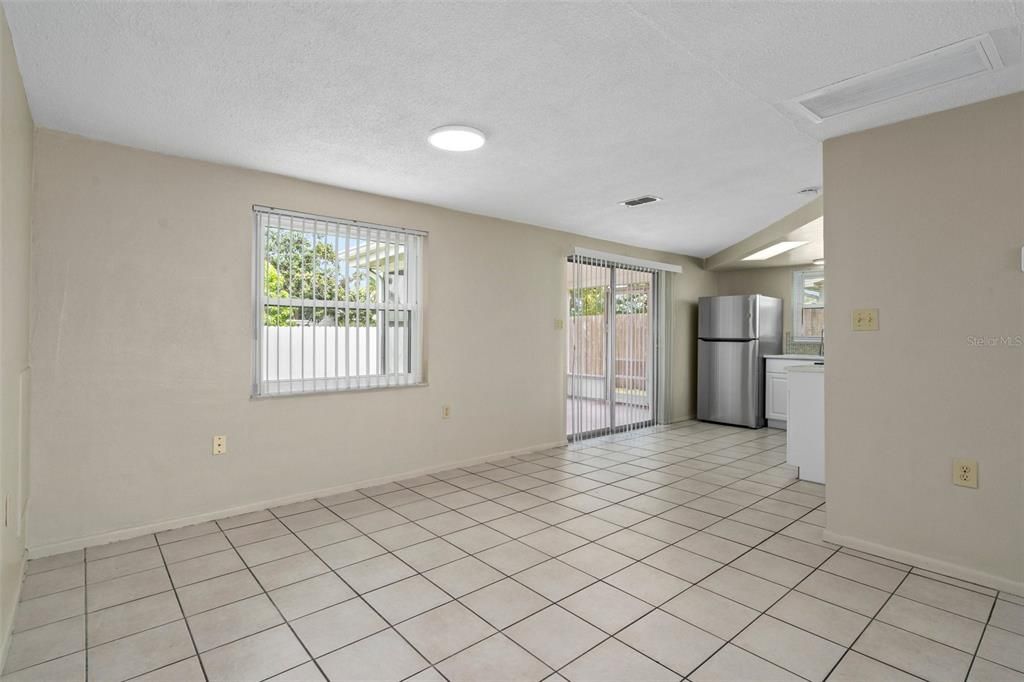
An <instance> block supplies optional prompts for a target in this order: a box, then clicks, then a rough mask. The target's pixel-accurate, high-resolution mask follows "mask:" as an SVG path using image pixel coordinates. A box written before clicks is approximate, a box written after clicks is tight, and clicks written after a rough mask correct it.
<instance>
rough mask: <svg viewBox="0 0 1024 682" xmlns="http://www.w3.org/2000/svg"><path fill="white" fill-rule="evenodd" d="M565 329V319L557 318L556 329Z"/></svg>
mask: <svg viewBox="0 0 1024 682" xmlns="http://www.w3.org/2000/svg"><path fill="white" fill-rule="evenodd" d="M563 329H565V320H555V331H562V330H563Z"/></svg>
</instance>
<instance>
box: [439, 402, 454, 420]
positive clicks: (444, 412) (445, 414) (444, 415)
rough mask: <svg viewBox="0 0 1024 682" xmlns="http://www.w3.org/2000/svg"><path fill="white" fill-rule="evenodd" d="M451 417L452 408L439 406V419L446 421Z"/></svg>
mask: <svg viewBox="0 0 1024 682" xmlns="http://www.w3.org/2000/svg"><path fill="white" fill-rule="evenodd" d="M451 416H452V406H451V405H442V406H441V419H448V418H449V417H451Z"/></svg>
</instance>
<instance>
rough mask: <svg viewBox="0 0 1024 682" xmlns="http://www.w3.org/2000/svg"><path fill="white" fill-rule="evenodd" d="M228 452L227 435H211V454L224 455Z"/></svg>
mask: <svg viewBox="0 0 1024 682" xmlns="http://www.w3.org/2000/svg"><path fill="white" fill-rule="evenodd" d="M227 453H228V437H227V436H214V437H213V454H215V455H226V454H227Z"/></svg>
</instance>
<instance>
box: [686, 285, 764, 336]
mask: <svg viewBox="0 0 1024 682" xmlns="http://www.w3.org/2000/svg"><path fill="white" fill-rule="evenodd" d="M757 315H758V306H757V296H704V297H702V298H701V299H700V300H699V301H698V303H697V338H699V339H754V338H757V321H758V318H757Z"/></svg>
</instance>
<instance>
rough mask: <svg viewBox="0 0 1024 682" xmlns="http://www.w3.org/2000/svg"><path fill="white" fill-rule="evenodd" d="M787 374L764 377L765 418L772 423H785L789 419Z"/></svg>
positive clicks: (770, 374) (774, 373) (771, 373)
mask: <svg viewBox="0 0 1024 682" xmlns="http://www.w3.org/2000/svg"><path fill="white" fill-rule="evenodd" d="M787 393H788V392H787V389H786V375H785V373H777V372H770V373H765V375H764V418H765V419H767V420H768V421H769V423H770V422H772V421H777V422H784V421H786V417H787V408H788V403H787V401H788V399H789V397H788V395H787Z"/></svg>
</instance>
